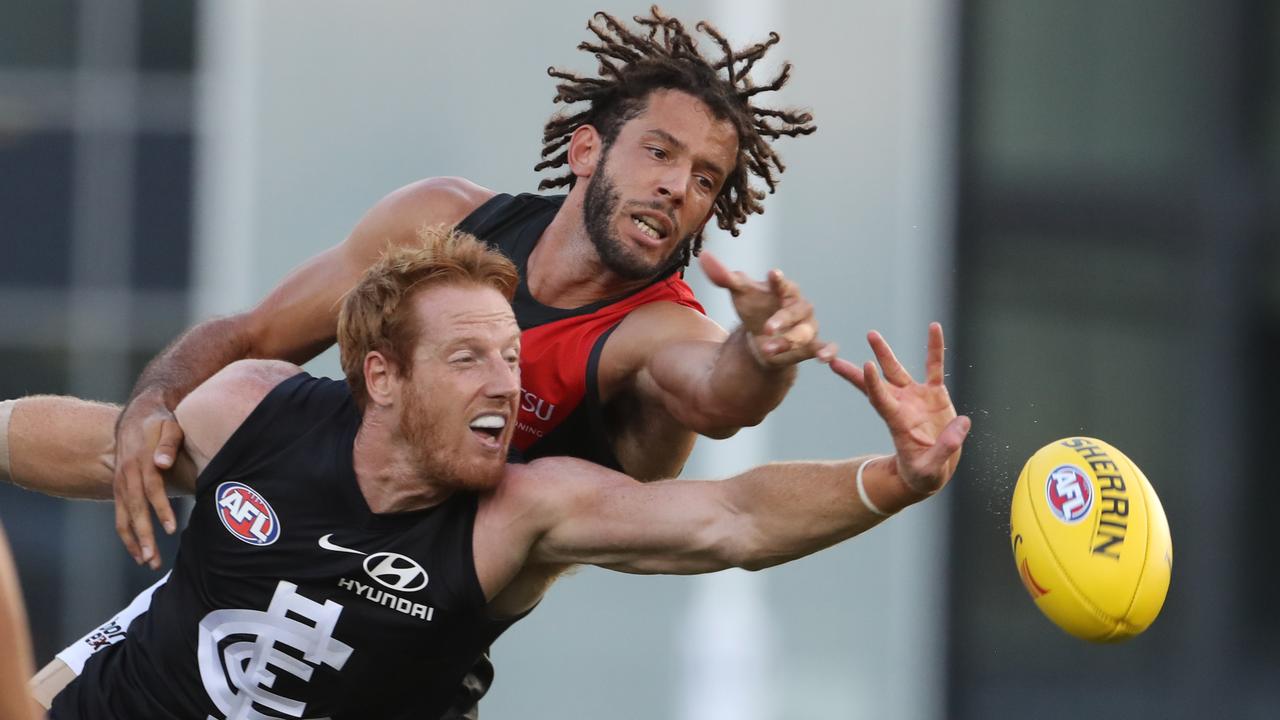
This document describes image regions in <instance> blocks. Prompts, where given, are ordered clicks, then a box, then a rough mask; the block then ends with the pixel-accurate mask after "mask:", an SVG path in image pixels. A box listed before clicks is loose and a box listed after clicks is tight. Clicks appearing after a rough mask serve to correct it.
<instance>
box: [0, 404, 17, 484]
mask: <svg viewBox="0 0 1280 720" xmlns="http://www.w3.org/2000/svg"><path fill="white" fill-rule="evenodd" d="M16 404H18V401H17V400H5V401H4V402H0V481H4V482H10V473H9V416H10V415H12V414H13V406H14V405H16Z"/></svg>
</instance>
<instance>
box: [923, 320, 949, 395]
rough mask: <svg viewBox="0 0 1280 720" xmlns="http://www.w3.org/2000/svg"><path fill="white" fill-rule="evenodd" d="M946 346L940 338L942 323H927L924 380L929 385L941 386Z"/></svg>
mask: <svg viewBox="0 0 1280 720" xmlns="http://www.w3.org/2000/svg"><path fill="white" fill-rule="evenodd" d="M945 360H946V345H945V344H944V342H943V338H942V323H936V322H934V323H929V349H928V353H927V357H926V359H925V378H926V380H925V381H926V382H928V383H929V384H930V385H941V384H942V383H943V379H944V377H945V376H944V367H945V365H944V363H945Z"/></svg>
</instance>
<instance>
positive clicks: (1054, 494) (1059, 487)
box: [1044, 465, 1093, 524]
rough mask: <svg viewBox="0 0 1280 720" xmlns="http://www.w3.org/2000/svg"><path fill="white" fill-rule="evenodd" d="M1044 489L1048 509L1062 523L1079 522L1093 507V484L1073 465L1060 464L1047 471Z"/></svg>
mask: <svg viewBox="0 0 1280 720" xmlns="http://www.w3.org/2000/svg"><path fill="white" fill-rule="evenodd" d="M1044 491H1045V497H1046V498H1048V500H1049V509H1050V510H1052V511H1053V514H1054V515H1057V516H1058V519H1059V520H1061V521H1062V522H1064V523H1068V524H1074V523H1078V522H1080V521H1081V520H1083V519H1084V517H1085V516H1086V515H1088V514H1089V510H1090V508H1092V507H1093V484H1092V483H1091V482H1089V475H1088V474H1087V473H1085V471H1083V470H1081V469H1080V468H1078V467H1076V466H1075V465H1060V466H1058V468H1057V469H1055V470H1054V471H1053V472H1051V473H1049V480H1048V482H1046V483H1045V489H1044Z"/></svg>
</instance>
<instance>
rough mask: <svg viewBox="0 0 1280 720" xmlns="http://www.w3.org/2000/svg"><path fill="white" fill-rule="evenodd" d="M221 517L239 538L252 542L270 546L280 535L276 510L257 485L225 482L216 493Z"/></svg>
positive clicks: (223, 522)
mask: <svg viewBox="0 0 1280 720" xmlns="http://www.w3.org/2000/svg"><path fill="white" fill-rule="evenodd" d="M214 497H215V498H217V502H218V517H219V518H221V519H222V524H223V525H225V526H226V528H227V529H228V530H230V531H231V534H232V535H235V536H236V538H238V539H240V540H242V541H244V542H247V543H249V544H250V545H270V544H271V543H273V542H275V541H276V539H277V538H279V537H280V521H279V520H278V519H277V518H276V511H275V510H272V509H271V505H270V504H268V503H267V501H266V500H265V499H264V498H263V497H262V496H261V495H259V494H258V493H256V492H254V491H253V488H251V487H249V486H248V485H245V484H243V483H238V482H230V481H228V482H224V483H222V484H221V485H219V486H218V491H217V492H216V493H214Z"/></svg>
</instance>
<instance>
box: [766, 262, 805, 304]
mask: <svg viewBox="0 0 1280 720" xmlns="http://www.w3.org/2000/svg"><path fill="white" fill-rule="evenodd" d="M769 290H770V291H772V292H773V294H774V296H775V297H777V298H778V300H780V301H787V300H791V299H794V298H798V297H800V286H799V285H797V284H795V283H793V282H791V280H790V279H789V278H788V277H787V276H786V275H783V274H782V271H781V270H778V269H777V268H775V269H773V270H770V271H769Z"/></svg>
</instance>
